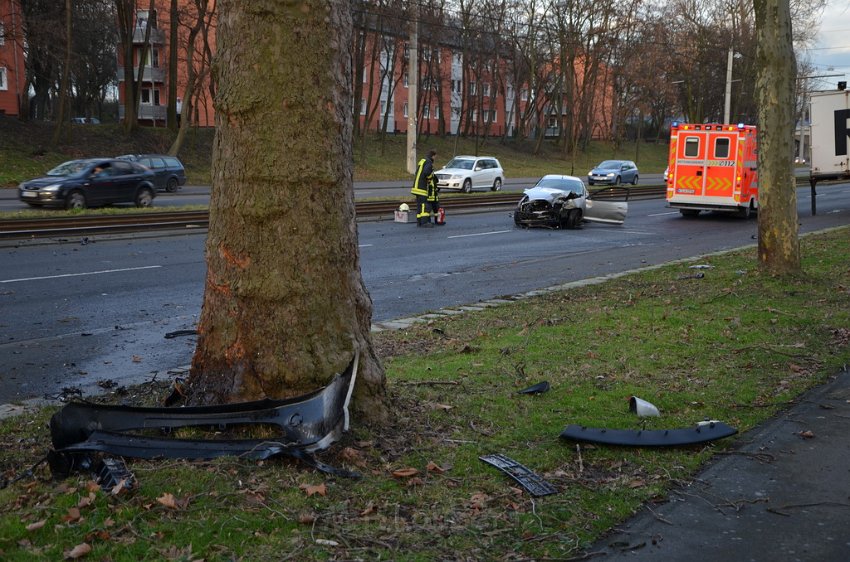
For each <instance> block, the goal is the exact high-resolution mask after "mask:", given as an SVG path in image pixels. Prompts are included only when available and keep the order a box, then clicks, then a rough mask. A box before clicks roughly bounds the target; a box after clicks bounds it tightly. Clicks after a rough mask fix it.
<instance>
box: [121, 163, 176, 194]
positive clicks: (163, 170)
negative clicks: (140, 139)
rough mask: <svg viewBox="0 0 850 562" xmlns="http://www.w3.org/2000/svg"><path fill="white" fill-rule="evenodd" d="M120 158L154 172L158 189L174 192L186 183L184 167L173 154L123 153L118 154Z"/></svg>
mask: <svg viewBox="0 0 850 562" xmlns="http://www.w3.org/2000/svg"><path fill="white" fill-rule="evenodd" d="M117 158H119V159H121V160H130V161H131V162H138V163H139V164H141V165H142V166H144V167H146V168H150V169H151V170H153V173H154V174H156V180H155V182H154V183H155V185H156V188H157V189H159V190H165V191H167V192H169V193H174V192H175V191H177V189H178V188H179V187H180V186H181V185H185V183H186V169H185V168H184V167H183V163H182V162H181V161H180V160H178V159H177V158H175V157H174V156H168V155H165V154H124V155H123V156H118V157H117Z"/></svg>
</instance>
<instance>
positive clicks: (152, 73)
mask: <svg viewBox="0 0 850 562" xmlns="http://www.w3.org/2000/svg"><path fill="white" fill-rule="evenodd" d="M138 71H139V70H138V68H135V69H134V70H133V73H134V74H133V78H135V77H136V76H135V73H136V72H138ZM142 80H143V81H144V82H154V83H157V82H165V69H164V68H161V67H153V66H146V67H145V71H144V76H143V77H142ZM118 81H119V82H122V81H124V68H123V67H118Z"/></svg>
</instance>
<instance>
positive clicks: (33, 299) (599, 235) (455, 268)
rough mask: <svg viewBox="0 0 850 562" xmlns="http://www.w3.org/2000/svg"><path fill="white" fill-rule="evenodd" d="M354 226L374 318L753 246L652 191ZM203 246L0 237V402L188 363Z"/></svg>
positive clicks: (836, 191) (165, 240)
mask: <svg viewBox="0 0 850 562" xmlns="http://www.w3.org/2000/svg"><path fill="white" fill-rule="evenodd" d="M797 193H798V199H799V211H800V230H801V232H809V231H814V230H819V229H823V228H828V227H834V226H840V225H847V224H848V223H850V184H842V185H835V186H824V187H822V188H819V189H818V214H817V216H815V217H812V216H811V214H810V211H809V209H810V199H809V189H808V188H800V189H798V192H797ZM358 231H359V242H360V252H361V264H362V270H363V277H364V279H365V282H366V285H367V288H368V289H369V291H370V294H371V296H372V299H373V303H374V321H376V322H381V321H386V320H391V319H396V318H403V317H408V316H412V315H417V314H421V313H424V312H427V311H429V310H435V309H439V308H442V307H450V306H458V305H463V304H471V303H475V302H478V301H479V300H485V299H490V298H493V297H499V296H504V295H512V294H517V293H522V292H526V291H529V290H533V289H538V288H543V287H548V286H552V285H557V284H560V283H564V282H568V281H574V280H579V279H586V278H590V277H595V276H599V275H606V274H611V273H618V272H621V271H625V270H629V269H634V268H639V267H643V266H647V265H652V264H659V263H665V262H667V261H670V260H673V259H677V258H685V257H690V256H697V255H701V254H704V253H708V252H713V251H717V250H723V249H729V248H737V247H740V246H744V245H748V244H754V243H755V242H756V240H755V237H756V231H757V221H756V220H753V219H751V220H742V219H738V218H734V217H729V216H724V215H713V214H703V215H702V216H700V217H699V218H697V219H694V220H691V219H684V218H681V217H680V216H679V214H678V212H676V211H673V210H671V209H668V208H666V207H665V206H664V201H663V200H646V201H633V202H631V203H630V206H629V216H628V218H627V220H626V223H625V224H624V225H622V226H608V225H601V224H587V225H585V226H584V227H583V228H581V229H579V230H575V231H560V230H548V229H530V230H523V229H518V228H515V227H514V226H513V221H512V218H511V216H510V211H509V210H507V209H506V210H503V211H497V212H487V213H472V214H463V215H460V214H458V215H453V216H452V215H450V216H449V217H448V224H447V225H446V226H445V227H441V228H432V229H420V228H417V227H416V226H415V224H413V223H409V224H401V223H395V222H390V221H383V222H361V223H360V224H359V225H358ZM204 241H205V231H189V232H183V231H181V232H169V233H157V234H150V235H127V236H114V237H89V238H87V239H80V238H69V239H66V240H64V241H63V240H47V241H33V242H29V241H28V242H17V243H13V242H5V243H3V244H2V245H0V309H2V311H3V314H2V316H0V359H2V361H0V403H7V402H13V401H18V400H23V399H28V398H41V397H44V396H48V397H50V396H56V395H58V394H59V393H60V392H61V391H62V389H63V388H65V387H67V388H81V389H83V390H84V392H85V393H86V394H90V393H94V392H97V391H98V390H99V388H98V386H97V385H98V383H100V386H101V387H104V386H109V385H111V384H128V383H131V382H138V381H140V380H145V379H147V378H150V377H153V376H157V377H167V376H169V375H168V374H167V371H168V370H169V369H171V368H174V367H180V366H185V365H187V364H188V363H189V362H190V360H191V355H192V351H193V350H194V345H195V338H194V337H191V336H182V337H175V338H170V339H167V338H165V335H166V334H169V333H172V332H177V331H179V330H190V329H193V328H194V327H195V323H196V321H197V319H198V315H199V312H200V306H201V299H202V290H203V280H204V274H205V265H204V257H203V246H204ZM753 266H754V267H755V264H753ZM682 267H683V268H685V267H686V266H682ZM684 270H685V271H687V270H686V269H684Z"/></svg>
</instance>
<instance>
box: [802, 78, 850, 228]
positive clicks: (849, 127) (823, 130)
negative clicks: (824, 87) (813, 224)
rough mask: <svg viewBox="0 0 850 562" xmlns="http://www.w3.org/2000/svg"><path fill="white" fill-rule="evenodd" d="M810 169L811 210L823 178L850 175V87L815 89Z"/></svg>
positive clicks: (812, 103)
mask: <svg viewBox="0 0 850 562" xmlns="http://www.w3.org/2000/svg"><path fill="white" fill-rule="evenodd" d="M810 100H811V106H810V113H809V115H810V116H811V122H812V124H811V130H812V136H811V143H812V144H811V150H812V159H811V172H810V176H809V183H810V184H811V186H812V214H813V215H814V214H815V213H816V210H817V209H816V207H815V197H816V193H815V186H816V185H817V182H818V181H820V180H829V179H841V178H850V91H847V90H843V89H842V90H830V91H825V92H812V93H811V94H810Z"/></svg>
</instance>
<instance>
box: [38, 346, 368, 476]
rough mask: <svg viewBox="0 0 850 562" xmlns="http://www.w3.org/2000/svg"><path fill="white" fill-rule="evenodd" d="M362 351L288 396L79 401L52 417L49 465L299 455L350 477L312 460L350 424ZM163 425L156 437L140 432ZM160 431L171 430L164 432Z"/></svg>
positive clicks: (60, 472) (64, 468) (57, 471)
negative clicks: (250, 429)
mask: <svg viewBox="0 0 850 562" xmlns="http://www.w3.org/2000/svg"><path fill="white" fill-rule="evenodd" d="M358 358H359V356H358V355H357V354H356V353H355V356H354V358H353V359H352V361H351V363H350V364H349V366H348V368H347V369H346V370H345V372H343V373H341V374H338V375H336V376H335V377H334V378H333V380H332V381H331V382H330V383H329V384H328V385H327V386H326V387H324V388H323V389H320V390H316V391H314V392H311V393H308V394H305V395H302V396H297V397H294V398H290V399H285V400H271V399H266V400H258V401H253V402H243V403H237V404H224V405H220V406H198V407H186V408H140V407H131V406H109V405H101V404H87V403H82V402H75V403H71V404H68V405H67V406H65V407H64V408H62V409H61V410H60V411H58V412H57V413H56V414H54V415H53V417H52V418H51V419H50V434H51V438H52V441H53V446H54V447H55V449H56V450H55V451H53V452H52V453H51V457H52V460H51V463H50V466H51V470H52V471H53V473H54V475H55V476H64V475H67V474H69V473H70V472H72V471H73V470H76V469H79V468H88V467H90V466H91V464H90V462H87V460H86V456H87V454H88V453H92V452H100V453H105V454H112V455H120V456H124V457H135V458H144V459H155V458H172V459H174V458H184V459H212V458H216V457H221V456H228V455H233V456H240V457H245V458H249V459H267V458H271V457H274V456H277V455H284V456H290V457H295V458H298V459H301V460H304V461H305V462H307V463H308V464H310V465H311V466H313V467H315V468H318V469H319V470H324V471H327V472H332V473H334V474H340V475H345V476H352V475H354V473H349V472H347V471H341V470H337V469H334V468H333V467H330V466H328V465H325V464H323V463H320V462H318V461H316V460H315V459H313V458H312V456H311V453H313V452H315V451H320V450H322V449H326V448H327V447H329V446H330V445H331V444H332V443H333V442H335V441H336V440H338V439H339V438H340V436H341V434H342V432H343V431H347V430H348V427H349V413H348V405H349V402H350V401H351V394H352V392H353V390H354V383H355V379H356V376H357V365H358ZM251 425H253V426H258V425H260V426H271V427H273V428H275V429H276V430H277V431H278V432H279V435H277V436H275V437H271V438H268V439H263V440H258V439H232V440H221V439H172V438H168V437H167V435H168V433H169V432H170V431H171V430H174V429H178V428H184V427H196V428H201V429H207V430H212V431H223V430H226V429H231V428H236V427H244V426H251ZM151 430H153V431H158V432H159V435H157V436H151V435H149V434H142V433H141V432H142V431H148V432H150V431H151ZM162 435H166V436H165V437H163V436H162Z"/></svg>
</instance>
